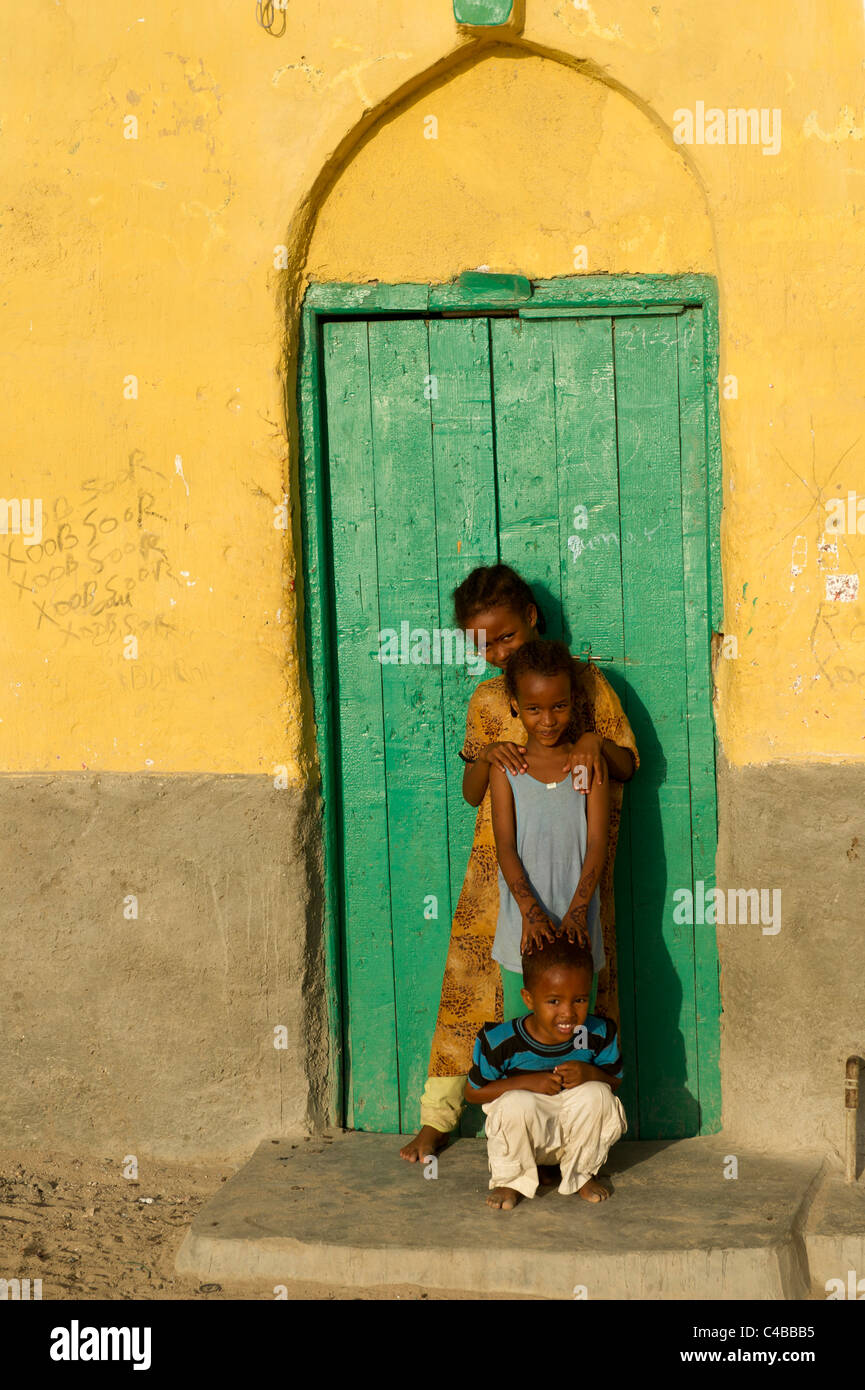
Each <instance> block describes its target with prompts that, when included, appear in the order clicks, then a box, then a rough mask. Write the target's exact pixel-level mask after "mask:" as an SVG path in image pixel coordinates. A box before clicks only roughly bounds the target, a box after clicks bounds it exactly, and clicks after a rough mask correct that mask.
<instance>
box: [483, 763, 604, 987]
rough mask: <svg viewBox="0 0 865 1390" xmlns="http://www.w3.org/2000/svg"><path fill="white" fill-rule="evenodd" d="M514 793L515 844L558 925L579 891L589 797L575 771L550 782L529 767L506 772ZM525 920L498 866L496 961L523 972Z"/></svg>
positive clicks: (597, 930)
mask: <svg viewBox="0 0 865 1390" xmlns="http://www.w3.org/2000/svg"><path fill="white" fill-rule="evenodd" d="M506 775H507V778H508V781H509V783H510V787H511V791H512V792H513V794H514V809H515V811H516V828H517V833H516V843H517V854H518V855H519V856H520V860H521V862H522V865H523V868H524V869H525V871H526V877H527V878H528V880H529V884H530V886H531V890H532V892H533V894H534V895H535V897H536V899H537V900H538V902H539V903H540V905H541V907H543V909H544V911H545V912H546V914H547V916H548V917H549V918H550V920H551V921H552V922H553V924H554V925H555V926H558V925H559V923H560V922H561V920H562V918H563V917H564V915H565V913H566V912H567V910H568V908H569V907H570V905H571V899H572V898H573V896H574V894H575V893H576V891H577V884H578V883H579V881H580V874H581V873H582V871H583V862H584V860H585V857H586V841H587V838H588V828H587V824H586V798H585V796H584V794H583V793H582V792H578V791H576V790H575V789H574V779H573V774H572V773H570V772H569V773H567V774H566V775H565V777H564V778H563V779H562V781H561V782H556V783H552V784H551V785H550V786H547V785H546V784H545V783H544V782H539V781H538V780H537V778H535V777H533V776H532V775H531V773H530V772H522V773H520V772H507V774H506ZM587 925H588V931H589V940H590V942H591V946H592V963H593V965H594V968H595V971H598V970H601V969H602V968H603V966H604V965H605V963H606V957H605V955H604V941H603V936H602V934H601V909H600V892H599V889H598V888H596V889H595V891H594V893H593V894H592V897H591V899H590V901H589V909H588V913H587ZM522 932H523V919H522V917H521V915H520V909H519V907H518V906H517V903H516V900H515V899H514V898H513V897H512V895H511V890H510V888H509V887H508V885H507V884H506V882H505V879H504V875H503V873H502V871H501V869H499V917H498V923H497V925H496V938H495V941H494V943H493V952H492V955H493V960H495V961H498V962H499V964H500V965H501V966H503V967H504V969H505V970H513V971H515V973H516V974H521V973H522V969H523V967H522V961H521V959H520V938H521V936H522Z"/></svg>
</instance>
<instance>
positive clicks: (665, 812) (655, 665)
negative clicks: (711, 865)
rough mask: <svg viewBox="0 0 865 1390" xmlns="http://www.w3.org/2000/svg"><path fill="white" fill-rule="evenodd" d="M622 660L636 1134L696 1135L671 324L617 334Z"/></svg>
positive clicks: (624, 324)
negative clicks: (680, 898)
mask: <svg viewBox="0 0 865 1390" xmlns="http://www.w3.org/2000/svg"><path fill="white" fill-rule="evenodd" d="M614 343H615V367H616V396H617V406H616V413H617V420H618V438H619V493H620V507H621V519H622V576H623V589H624V615H625V661H626V665H627V671H628V679H629V683H630V687H631V692H630V699H629V717H630V720H631V724H632V727H633V729H634V734H635V736H636V739H637V746H638V747H639V749H640V755H641V768H640V775H639V777H638V778H636V779H635V781H634V783H633V785H632V787H631V788H630V789H629V790H630V802H631V805H630V827H631V831H630V841H631V864H632V895H633V920H634V960H635V967H636V980H635V987H636V1022H637V1046H638V1049H639V1059H640V1116H639V1121H640V1129H641V1133H643V1134H651V1135H652V1136H653V1137H655V1138H674V1137H678V1136H683V1135H685V1134H695V1133H696V1132H697V1128H698V1092H699V1086H698V1067H697V1054H696V1001H695V988H694V940H693V928H692V927H688V926H679V925H677V924H675V923H674V921H673V909H674V906H675V904H674V899H673V893H674V892H675V890H676V889H677V888H682V887H689V886H690V884H691V877H692V870H691V816H690V787H689V782H688V739H687V713H688V692H687V678H686V640H685V617H684V575H683V562H682V526H681V516H682V488H681V470H680V462H679V403H678V352H677V327H676V320H675V318H671V317H664V318H660V317H659V318H651V317H649V318H643V317H641V318H620V319H617V321H616V324H615V327H614Z"/></svg>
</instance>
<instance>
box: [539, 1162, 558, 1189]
mask: <svg viewBox="0 0 865 1390" xmlns="http://www.w3.org/2000/svg"><path fill="white" fill-rule="evenodd" d="M561 1180H562V1170H561V1168H560V1167H559V1165H558V1163H539V1164H538V1183H539V1184H540V1186H541V1187H556V1186H557V1185H558V1184H559V1183H560V1182H561Z"/></svg>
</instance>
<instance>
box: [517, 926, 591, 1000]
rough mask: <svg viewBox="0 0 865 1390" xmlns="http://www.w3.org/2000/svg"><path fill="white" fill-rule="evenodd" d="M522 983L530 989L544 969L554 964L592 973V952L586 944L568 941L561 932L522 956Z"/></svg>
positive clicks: (549, 968)
mask: <svg viewBox="0 0 865 1390" xmlns="http://www.w3.org/2000/svg"><path fill="white" fill-rule="evenodd" d="M522 961H523V985H524V987H525V988H526V989H528V990H530V989H531V988H532V985H533V984H534V983H535V981H536V980H537V979H539V978H540V976H541V975H542V973H543V972H544V971H545V970H552V969H553V968H554V967H556V966H562V965H564V966H569V967H570V968H571V969H572V970H588V972H589V975H590V976H591V975H593V974H594V965H593V963H592V953H591V951H590V950H589V949H588V947H587V946H581V945H580V944H579V942H578V941H569V940H568V938H567V937H566V936H565V934H564V933H562V934H561V935H560V936H557V937H556V939H555V941H545V942H544V943H543V945H542V946H540V947H536V948H535V950H534V951H532V953H531V954H530V955H528V956H523V958H522Z"/></svg>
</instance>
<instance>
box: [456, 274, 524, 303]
mask: <svg viewBox="0 0 865 1390" xmlns="http://www.w3.org/2000/svg"><path fill="white" fill-rule="evenodd" d="M457 284H458V285H459V287H460V289H461V290H465V291H466V293H467V294H469V295H471V296H472V297H476V298H478V299H483V300H486V301H489V300H492V299H495V300H501V301H502V302H503V303H507V304H513V303H514V302H515V301H516V302H523V301H525V300H527V299H531V297H532V283H531V281H530V280H527V279H526V277H525V276H524V275H492V274H490V273H489V272H488V271H485V270H464V271H463V273H462V275H460V276H459V278H458V280H457Z"/></svg>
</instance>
